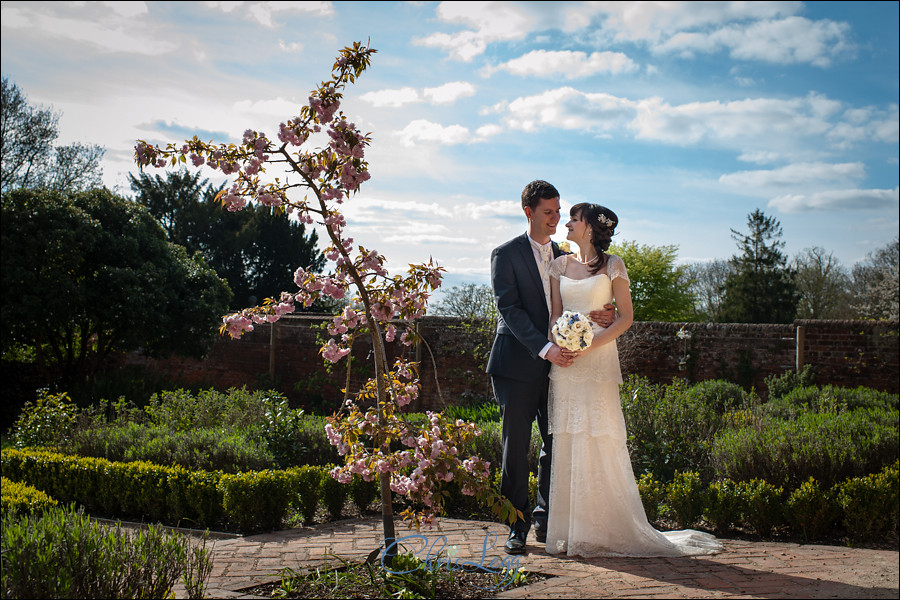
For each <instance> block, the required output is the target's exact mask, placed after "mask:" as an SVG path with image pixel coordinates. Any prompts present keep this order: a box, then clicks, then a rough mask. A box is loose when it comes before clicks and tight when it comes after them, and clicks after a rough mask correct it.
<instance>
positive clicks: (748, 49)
mask: <svg viewBox="0 0 900 600" xmlns="http://www.w3.org/2000/svg"><path fill="white" fill-rule="evenodd" d="M848 32H849V26H848V25H847V24H845V23H835V22H834V21H828V20H823V21H810V20H809V19H805V18H803V17H788V18H786V19H779V20H767V21H757V22H754V23H750V24H745V23H741V24H738V25H730V26H727V27H723V28H721V29H716V30H713V31H710V32H685V31H681V32H678V33H675V34H674V35H672V36H671V37H670V38H669V39H667V40H666V41H664V42H662V43H660V44H657V45H655V46H654V47H653V51H654V52H657V53H675V54H679V55H682V56H693V54H694V53H695V52H704V53H712V52H718V51H719V50H723V49H727V50H728V51H729V52H730V54H731V57H732V58H735V59H740V60H760V61H765V62H771V63H777V64H792V63H810V64H812V65H815V66H818V67H828V66H830V65H831V61H832V60H833V59H834V58H836V57H840V56H843V55H845V54H847V53H849V52H850V51H851V50H852V48H851V45H850V44H849V42H847V41H846V37H847V33H848Z"/></svg>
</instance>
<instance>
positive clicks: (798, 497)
mask: <svg viewBox="0 0 900 600" xmlns="http://www.w3.org/2000/svg"><path fill="white" fill-rule="evenodd" d="M785 508H786V510H785V513H786V515H787V520H788V522H789V523H790V525H791V526H792V527H793V529H794V530H795V531H799V532H801V533H802V534H803V537H804V539H806V540H814V539H819V538H821V537H822V536H823V535H824V534H825V533H826V532H827V531H828V530H829V529H830V528H831V526H832V525H833V524H834V523H835V521H836V520H837V519H838V517H839V515H840V508H839V507H838V505H837V503H836V500H835V498H834V495H833V494H832V493H831V492H830V490H823V489H822V488H821V487H820V486H819V482H817V481H816V480H815V478H813V477H810V478H809V479H808V480H806V481H804V482H803V483H802V484H801V485H800V487H798V488H797V489H796V490H794V491H793V492H791V494H790V496H788V499H787V504H786V506H785Z"/></svg>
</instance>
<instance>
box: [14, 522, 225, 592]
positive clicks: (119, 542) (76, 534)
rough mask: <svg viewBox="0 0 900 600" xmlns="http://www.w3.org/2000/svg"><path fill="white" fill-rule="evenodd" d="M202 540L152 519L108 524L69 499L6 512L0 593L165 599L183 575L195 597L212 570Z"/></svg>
mask: <svg viewBox="0 0 900 600" xmlns="http://www.w3.org/2000/svg"><path fill="white" fill-rule="evenodd" d="M205 546H206V540H205V539H204V540H203V542H202V543H201V544H197V545H195V544H192V543H191V542H190V541H189V540H188V538H187V537H185V536H181V535H178V534H173V533H167V532H164V531H163V530H162V529H161V528H158V527H154V526H152V525H151V526H150V527H149V528H147V529H145V530H140V531H137V532H129V531H126V530H124V529H122V527H121V526H120V525H116V526H115V527H112V528H110V527H108V526H105V525H101V524H98V523H94V522H91V520H90V519H89V518H88V517H87V516H85V515H83V514H82V513H81V512H78V511H76V510H75V508H74V506H70V507H68V508H51V509H48V510H46V511H44V512H43V513H42V514H41V515H40V516H36V517H28V516H18V515H16V514H15V513H14V512H9V513H8V512H4V513H3V528H2V547H3V575H2V586H0V587H2V590H3V597H4V598H168V597H172V586H173V585H174V584H175V582H177V581H178V580H179V578H184V579H185V585H186V587H187V590H188V594H189V597H191V598H200V597H202V594H203V587H204V585H205V581H206V579H207V578H208V576H209V572H210V570H211V560H210V557H211V552H210V551H209V550H207V549H206V547H205ZM185 576H186V577H185Z"/></svg>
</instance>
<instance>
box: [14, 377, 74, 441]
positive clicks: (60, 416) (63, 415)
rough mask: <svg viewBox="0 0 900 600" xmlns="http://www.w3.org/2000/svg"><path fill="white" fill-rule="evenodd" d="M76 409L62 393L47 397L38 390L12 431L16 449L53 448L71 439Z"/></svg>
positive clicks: (48, 394) (47, 393)
mask: <svg viewBox="0 0 900 600" xmlns="http://www.w3.org/2000/svg"><path fill="white" fill-rule="evenodd" d="M78 412H79V411H78V407H77V406H76V405H75V403H74V402H72V399H71V398H69V395H68V394H66V393H65V392H63V393H61V394H51V393H49V392H48V391H47V390H38V396H37V398H36V399H35V401H34V402H30V401H29V402H26V403H25V406H24V407H23V408H22V412H21V413H20V414H19V418H18V419H17V420H16V422H15V424H14V425H13V428H12V441H13V445H14V446H15V447H16V448H29V447H40V446H51V447H55V446H58V445H60V444H62V443H64V442H65V441H66V440H67V439H69V437H70V436H71V435H72V431H73V429H74V427H75V421H76V418H77V417H78Z"/></svg>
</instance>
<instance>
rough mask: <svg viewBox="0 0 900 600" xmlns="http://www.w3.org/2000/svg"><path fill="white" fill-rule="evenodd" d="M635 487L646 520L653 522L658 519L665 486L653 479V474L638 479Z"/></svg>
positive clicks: (645, 474) (664, 496)
mask: <svg viewBox="0 0 900 600" xmlns="http://www.w3.org/2000/svg"><path fill="white" fill-rule="evenodd" d="M637 486H638V493H639V494H640V496H641V503H642V504H643V505H644V513H645V514H646V515H647V520H648V521H655V520H656V519H658V518H659V509H660V505H661V504H662V503H663V501H664V500H665V498H666V486H664V485H663V484H662V483H661V482H660V481H659V480H657V479H656V478H655V477H653V473H644V474H643V475H641V476H640V477H639V478H638V482H637Z"/></svg>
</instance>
